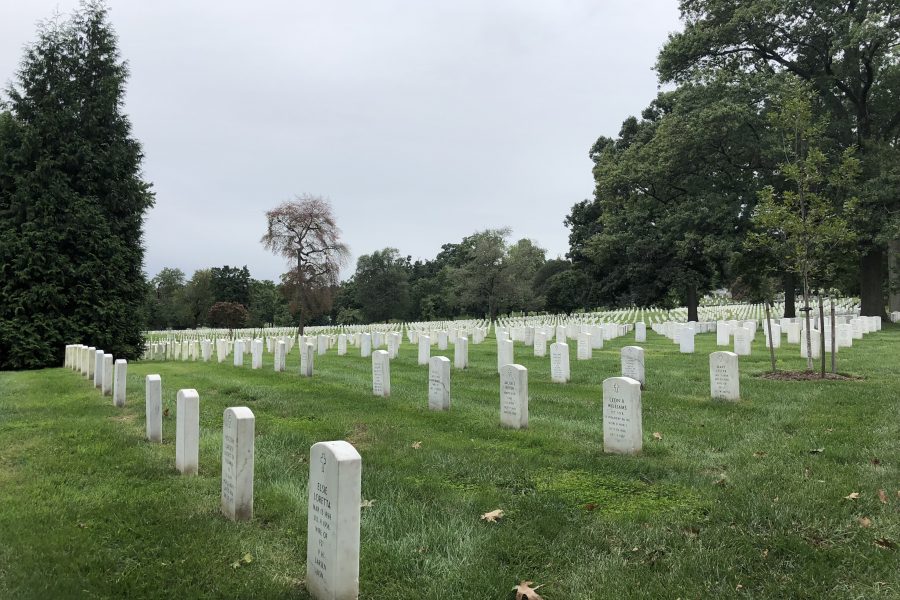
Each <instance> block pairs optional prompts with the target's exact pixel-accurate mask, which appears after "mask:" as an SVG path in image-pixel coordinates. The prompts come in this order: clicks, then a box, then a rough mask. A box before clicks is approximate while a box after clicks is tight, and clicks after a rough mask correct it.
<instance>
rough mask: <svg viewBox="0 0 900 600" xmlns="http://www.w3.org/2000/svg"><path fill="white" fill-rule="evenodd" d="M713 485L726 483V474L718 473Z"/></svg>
mask: <svg viewBox="0 0 900 600" xmlns="http://www.w3.org/2000/svg"><path fill="white" fill-rule="evenodd" d="M714 484H715V485H728V475H726V474H725V473H722V474H721V475H719V478H718V479H716V481H715V482H714Z"/></svg>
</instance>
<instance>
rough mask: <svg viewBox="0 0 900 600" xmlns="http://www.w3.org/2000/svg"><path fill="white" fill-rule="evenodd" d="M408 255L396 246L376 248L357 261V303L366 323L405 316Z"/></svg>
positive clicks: (407, 295)
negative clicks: (401, 252)
mask: <svg viewBox="0 0 900 600" xmlns="http://www.w3.org/2000/svg"><path fill="white" fill-rule="evenodd" d="M409 265H410V258H409V257H405V258H404V257H402V256H400V252H399V251H398V250H397V249H396V248H385V249H383V250H376V251H375V252H373V253H372V254H364V255H363V256H360V257H359V259H358V260H357V261H356V274H355V275H354V278H353V279H354V282H355V293H356V303H357V305H358V306H359V307H360V310H361V311H362V315H363V318H364V320H365V321H366V322H368V323H384V322H387V321H389V320H391V319H404V318H406V317H407V312H408V310H409Z"/></svg>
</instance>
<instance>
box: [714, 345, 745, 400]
mask: <svg viewBox="0 0 900 600" xmlns="http://www.w3.org/2000/svg"><path fill="white" fill-rule="evenodd" d="M709 387H710V395H711V396H712V397H713V398H719V399H722V400H731V401H735V400H740V399H741V391H740V377H739V370H738V355H737V354H735V353H734V352H713V353H712V354H710V355H709Z"/></svg>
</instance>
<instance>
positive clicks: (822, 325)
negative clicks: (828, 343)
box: [817, 294, 825, 379]
mask: <svg viewBox="0 0 900 600" xmlns="http://www.w3.org/2000/svg"><path fill="white" fill-rule="evenodd" d="M817 296H819V329H820V330H821V331H819V347H820V348H821V349H822V352H821V354H822V371H821V373H820V377H821V378H822V379H825V307H824V306H823V304H822V294H817Z"/></svg>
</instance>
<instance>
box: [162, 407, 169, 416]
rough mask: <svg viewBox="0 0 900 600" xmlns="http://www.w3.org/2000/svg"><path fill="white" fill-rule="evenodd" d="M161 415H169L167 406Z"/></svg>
mask: <svg viewBox="0 0 900 600" xmlns="http://www.w3.org/2000/svg"><path fill="white" fill-rule="evenodd" d="M163 416H164V417H168V416H169V409H168V408H167V409H165V410H164V411H163Z"/></svg>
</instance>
